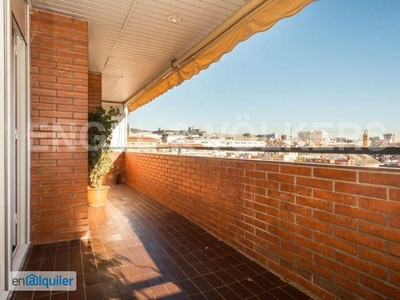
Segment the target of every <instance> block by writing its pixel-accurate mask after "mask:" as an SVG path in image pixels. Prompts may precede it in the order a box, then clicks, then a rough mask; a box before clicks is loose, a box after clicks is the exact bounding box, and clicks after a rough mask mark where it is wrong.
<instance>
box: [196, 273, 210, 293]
mask: <svg viewBox="0 0 400 300" xmlns="http://www.w3.org/2000/svg"><path fill="white" fill-rule="evenodd" d="M192 282H193V283H194V284H195V285H196V287H197V288H198V289H199V290H200V291H201V292H205V291H208V290H210V289H212V288H213V287H212V285H211V284H210V283H209V282H208V281H207V280H206V279H205V278H204V277H201V276H199V277H194V278H192Z"/></svg>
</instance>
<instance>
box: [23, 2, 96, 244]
mask: <svg viewBox="0 0 400 300" xmlns="http://www.w3.org/2000/svg"><path fill="white" fill-rule="evenodd" d="M30 39H31V122H32V126H31V138H32V152H31V155H32V169H31V177H32V181H31V240H32V243H33V244H42V243H51V242H58V241H64V240H72V239H76V238H81V237H82V236H84V235H85V234H86V233H87V225H88V223H87V177H88V176H87V134H86V130H85V126H86V124H87V112H88V22H86V21H83V20H79V19H74V18H71V17H66V16H61V15H56V14H52V13H49V12H44V11H40V10H32V11H31V37H30Z"/></svg>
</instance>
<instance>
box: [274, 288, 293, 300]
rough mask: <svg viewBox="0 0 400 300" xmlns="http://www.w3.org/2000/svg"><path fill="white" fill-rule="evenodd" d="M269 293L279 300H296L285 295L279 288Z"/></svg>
mask: <svg viewBox="0 0 400 300" xmlns="http://www.w3.org/2000/svg"><path fill="white" fill-rule="evenodd" d="M269 293H270V294H271V295H273V296H275V297H276V298H278V299H279V300H296V298H294V297H292V296H290V295H289V294H287V293H285V292H284V291H283V290H282V289H281V288H276V289H273V290H270V291H269Z"/></svg>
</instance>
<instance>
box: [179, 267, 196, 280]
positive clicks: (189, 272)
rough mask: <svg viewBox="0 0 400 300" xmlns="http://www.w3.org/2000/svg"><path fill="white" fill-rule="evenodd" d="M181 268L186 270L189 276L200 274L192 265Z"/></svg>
mask: <svg viewBox="0 0 400 300" xmlns="http://www.w3.org/2000/svg"><path fill="white" fill-rule="evenodd" d="M181 270H182V271H183V272H185V274H186V275H187V277H188V278H192V277H197V276H199V275H200V274H199V273H197V271H196V270H195V269H194V268H193V267H192V266H184V267H181Z"/></svg>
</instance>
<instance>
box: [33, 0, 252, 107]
mask: <svg viewBox="0 0 400 300" xmlns="http://www.w3.org/2000/svg"><path fill="white" fill-rule="evenodd" d="M31 2H32V6H33V8H36V9H41V10H46V11H51V12H54V13H59V14H63V15H68V16H73V17H76V18H80V19H85V20H88V21H90V29H89V70H90V71H91V72H98V73H102V74H103V100H104V101H113V102H124V101H126V100H127V99H128V98H130V97H131V96H132V95H134V94H136V93H137V92H138V91H139V90H140V89H141V88H142V87H143V86H145V85H146V84H147V83H148V82H150V81H151V80H152V79H153V78H154V77H156V76H157V75H159V74H160V73H161V72H162V71H164V70H165V69H166V68H167V67H168V66H169V65H170V63H171V61H172V60H173V59H177V58H179V57H181V56H182V55H183V54H185V53H186V52H187V51H188V50H190V49H191V48H192V47H193V46H195V45H196V44H197V43H199V42H200V41H201V40H202V39H204V38H205V37H206V36H207V35H208V34H209V33H211V32H212V31H213V30H215V29H216V28H217V27H218V26H220V25H221V24H222V23H223V22H224V21H226V20H227V19H228V18H229V17H231V16H232V15H233V14H234V13H235V12H236V11H238V10H239V9H240V8H241V7H242V6H244V5H245V4H246V3H247V2H248V0H32V1H31ZM170 15H178V16H179V17H180V18H181V21H180V22H178V23H176V24H175V23H171V22H169V21H168V16H170Z"/></svg>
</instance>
